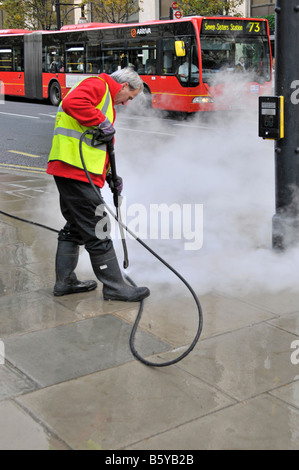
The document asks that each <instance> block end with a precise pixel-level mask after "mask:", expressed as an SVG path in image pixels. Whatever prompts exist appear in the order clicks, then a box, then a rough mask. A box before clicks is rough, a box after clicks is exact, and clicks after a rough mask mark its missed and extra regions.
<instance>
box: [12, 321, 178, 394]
mask: <svg viewBox="0 0 299 470" xmlns="http://www.w3.org/2000/svg"><path fill="white" fill-rule="evenodd" d="M130 331H131V326H130V325H129V324H127V323H125V322H124V321H122V320H121V319H119V318H116V317H115V316H113V315H103V316H101V317H98V318H90V319H87V320H82V321H79V322H76V323H71V324H69V325H63V326H58V327H56V328H50V329H46V330H40V331H36V332H33V333H28V334H23V335H20V336H13V337H12V336H11V337H9V338H7V339H6V340H5V355H6V358H7V360H8V361H9V362H10V363H12V364H13V365H14V366H17V367H18V368H19V369H20V370H21V371H22V372H23V373H24V374H26V375H27V376H28V377H30V378H31V379H32V380H34V381H35V382H37V383H39V384H40V386H41V387H47V386H49V385H53V384H56V383H59V382H63V381H67V380H70V379H72V378H75V377H80V376H82V375H86V374H91V373H93V372H95V371H99V370H103V369H107V368H109V367H114V366H117V365H119V364H122V363H124V362H127V361H130V360H132V359H133V356H132V354H131V352H130V349H129V337H130ZM137 340H138V341H137V343H136V346H137V348H140V350H141V351H140V352H141V353H142V354H143V355H144V356H145V357H146V356H149V355H152V354H154V353H159V352H163V351H165V350H168V349H169V346H168V345H167V344H166V343H163V342H162V341H159V340H158V339H156V338H155V337H154V336H151V335H149V334H147V333H143V332H140V334H139V336H138V338H137Z"/></svg>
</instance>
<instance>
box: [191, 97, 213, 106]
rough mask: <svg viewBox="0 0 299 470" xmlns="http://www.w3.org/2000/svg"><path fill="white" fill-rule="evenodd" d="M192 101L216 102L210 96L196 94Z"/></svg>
mask: <svg viewBox="0 0 299 470" xmlns="http://www.w3.org/2000/svg"><path fill="white" fill-rule="evenodd" d="M192 103H197V104H198V103H200V104H202V103H214V100H213V99H212V98H211V97H210V96H196V97H195V98H193V100H192Z"/></svg>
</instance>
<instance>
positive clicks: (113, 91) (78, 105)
mask: <svg viewBox="0 0 299 470" xmlns="http://www.w3.org/2000/svg"><path fill="white" fill-rule="evenodd" d="M100 77H101V78H103V79H104V80H105V82H106V83H108V87H109V91H110V95H111V98H112V103H113V111H114V118H113V122H112V123H111V124H114V121H115V109H114V102H115V96H116V95H117V93H118V92H119V91H120V90H121V85H120V84H119V83H117V82H116V81H115V80H113V78H111V77H110V76H109V75H107V74H105V73H102V74H101V75H100ZM105 93H106V86H105V83H104V82H103V80H99V79H98V78H97V77H89V78H87V79H86V80H83V82H81V83H80V85H78V86H77V87H76V88H75V89H74V90H73V91H72V93H70V94H69V95H67V96H66V97H65V98H64V99H63V101H62V108H63V111H64V112H65V113H67V114H68V115H69V116H72V117H73V118H74V119H76V120H77V121H78V122H79V123H80V124H82V125H83V126H86V127H91V126H98V125H99V124H101V122H103V121H104V120H105V118H106V116H104V114H102V112H101V111H100V110H99V109H96V106H97V105H98V104H99V103H100V102H101V101H102V98H103V97H104V95H105ZM108 165H109V159H108V155H107V156H106V165H105V168H106V169H107V168H108ZM47 173H48V174H49V175H54V176H62V177H64V178H71V179H75V180H79V181H84V182H87V183H88V178H87V177H86V175H85V171H84V170H81V169H80V168H76V167H74V166H72V165H68V164H67V163H64V162H61V161H59V160H55V161H52V162H49V163H48V168H47ZM90 176H91V179H92V181H93V183H94V184H96V185H97V186H99V187H100V188H102V187H103V186H104V184H105V180H106V171H104V173H103V174H102V175H94V174H92V173H91V174H90Z"/></svg>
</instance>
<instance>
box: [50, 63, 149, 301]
mask: <svg viewBox="0 0 299 470" xmlns="http://www.w3.org/2000/svg"><path fill="white" fill-rule="evenodd" d="M142 90H143V82H142V80H141V78H140V77H139V75H138V74H137V73H136V72H135V71H134V70H133V69H131V68H125V69H121V70H118V71H116V72H114V73H113V74H112V75H107V74H104V73H103V74H100V75H99V76H98V77H88V78H86V79H84V80H82V81H81V82H80V83H79V84H78V85H76V86H75V87H73V88H72V89H71V90H70V92H69V93H68V94H67V96H66V97H65V98H64V99H63V101H62V103H61V105H60V107H59V109H58V112H57V116H56V122H55V129H54V136H53V142H52V148H51V152H50V156H49V162H48V168H47V173H49V174H50V175H53V176H54V179H55V182H56V185H57V188H58V191H59V195H60V208H61V212H62V215H63V217H64V218H65V219H66V225H65V226H64V228H63V229H62V230H61V231H60V232H59V235H58V247H57V253H56V284H55V286H54V295H55V296H61V295H67V294H73V293H76V292H87V291H91V290H94V289H95V288H96V287H97V283H96V282H95V281H79V280H78V279H77V276H76V274H75V272H74V271H75V268H76V266H77V263H78V258H79V246H80V245H84V246H85V248H86V250H87V251H88V253H89V255H90V260H91V264H92V267H93V271H94V273H95V275H96V277H97V279H98V280H100V281H101V282H102V284H103V296H104V299H105V300H121V301H130V302H138V301H141V300H143V299H144V298H146V297H148V296H149V295H150V291H149V289H148V288H147V287H134V286H131V285H129V284H127V283H126V281H125V280H124V278H123V276H122V273H121V270H120V268H119V264H118V260H117V257H116V254H115V251H114V247H113V242H112V240H111V238H110V236H109V233H108V234H106V236H105V237H101V238H99V237H97V234H96V226H97V224H98V223H99V222H101V221H103V217H105V216H106V215H107V214H102V215H98V214H96V209H97V207H98V206H99V199H98V197H97V196H96V194H95V192H94V190H93V188H92V186H91V184H90V183H89V181H88V178H87V176H86V173H85V171H84V168H83V165H82V162H81V159H80V152H79V141H80V137H81V135H82V134H83V133H84V132H85V130H87V129H89V128H92V129H93V130H94V129H100V131H101V134H102V135H104V136H105V138H107V139H108V140H109V139H110V138H113V135H114V132H115V131H114V128H113V125H114V121H115V108H114V107H115V105H120V104H126V103H127V102H128V101H129V100H132V99H134V98H135V97H136V96H137V95H138V94H139V93H140V91H142ZM89 137H90V138H89ZM82 150H83V155H84V161H85V165H86V168H87V170H88V172H89V174H90V177H91V179H92V182H93V183H94V185H96V186H97V188H99V191H100V188H102V187H103V186H104V184H105V182H106V180H107V182H108V183H109V182H110V180H111V179H110V178H109V166H110V164H109V156H108V153H107V149H106V145H105V144H103V145H101V146H96V147H94V146H92V145H91V136H89V135H86V136H85V139H84V141H83V144H82ZM110 184H111V183H110ZM116 184H117V185H118V187H117V189H118V192H119V193H120V192H121V190H122V179H121V178H119V179H118V181H117V182H116Z"/></svg>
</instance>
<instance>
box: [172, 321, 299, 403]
mask: <svg viewBox="0 0 299 470" xmlns="http://www.w3.org/2000/svg"><path fill="white" fill-rule="evenodd" d="M295 338H296V337H295V336H294V335H293V334H290V333H288V332H286V331H284V330H281V329H278V328H275V327H274V326H272V325H268V324H266V323H261V324H259V325H254V326H252V327H248V328H242V329H240V330H237V331H233V332H231V333H227V334H223V335H221V336H217V337H214V338H209V339H206V340H203V341H200V342H199V343H198V345H197V347H196V348H195V349H194V351H193V352H192V354H191V355H189V356H188V357H187V358H186V359H185V360H184V361H182V362H181V363H180V365H179V367H181V368H183V369H184V370H186V371H189V372H190V373H192V374H194V375H195V376H196V377H199V378H201V379H202V380H205V381H206V382H207V383H209V384H213V385H214V386H217V387H218V388H219V390H222V391H223V392H224V393H227V394H228V395H229V396H231V397H233V398H235V399H236V400H239V401H241V400H246V399H248V398H250V397H254V396H255V395H258V394H262V393H264V392H267V391H269V390H272V389H274V388H276V387H279V386H281V385H284V384H287V383H289V382H292V381H296V380H297V374H298V370H297V369H298V367H297V368H296V367H295V366H294V365H293V364H292V362H291V353H292V349H291V344H292V342H293V341H294V339H295ZM172 354H173V353H169V354H166V355H163V359H164V360H165V359H168V360H171V356H172Z"/></svg>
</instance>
